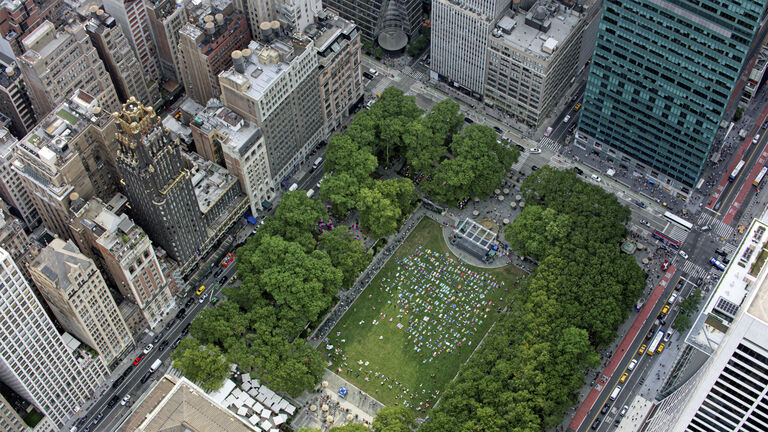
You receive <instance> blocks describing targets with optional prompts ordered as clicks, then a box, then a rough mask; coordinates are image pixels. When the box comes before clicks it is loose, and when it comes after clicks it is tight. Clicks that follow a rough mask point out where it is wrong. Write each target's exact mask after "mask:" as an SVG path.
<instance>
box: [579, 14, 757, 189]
mask: <svg viewBox="0 0 768 432" xmlns="http://www.w3.org/2000/svg"><path fill="white" fill-rule="evenodd" d="M603 5H604V7H603V15H602V18H601V22H600V29H599V31H598V36H597V44H596V46H595V52H594V56H593V58H592V65H591V68H590V71H589V78H588V80H587V88H586V92H585V94H584V106H583V108H582V114H581V119H580V121H579V132H578V134H577V139H576V142H577V144H578V145H580V146H584V147H588V148H590V149H595V150H597V151H602V152H605V153H606V154H607V155H608V156H609V157H612V158H616V159H619V160H621V161H622V163H625V164H631V165H632V167H631V168H632V169H633V170H635V171H637V172H642V173H645V174H646V175H648V176H650V177H651V178H654V179H656V180H657V181H659V182H661V183H663V184H666V185H668V186H669V187H672V188H674V189H676V190H679V191H681V192H683V193H687V192H689V191H690V189H691V188H692V186H693V185H694V184H695V182H696V180H697V179H698V178H699V176H700V174H701V170H702V168H703V165H704V162H705V160H706V157H707V153H708V152H709V150H710V147H711V146H712V144H713V142H714V138H715V133H716V132H717V129H718V125H719V124H720V121H721V120H722V119H723V115H724V113H725V110H726V107H727V105H728V103H729V99H730V98H731V94H732V92H733V91H734V87H735V86H736V83H737V81H738V78H739V75H740V73H741V72H742V69H743V68H744V65H745V63H747V62H748V61H749V60H750V59H751V52H756V49H757V48H759V46H758V45H759V42H758V41H761V40H762V39H763V37H762V34H763V33H764V32H765V26H762V28H761V26H760V20H761V17H762V16H763V10H764V8H765V1H764V0H734V1H729V2H713V1H701V2H687V1H686V2H683V1H656V0H605V1H604V2H603ZM758 33H760V35H758ZM728 120H730V119H728Z"/></svg>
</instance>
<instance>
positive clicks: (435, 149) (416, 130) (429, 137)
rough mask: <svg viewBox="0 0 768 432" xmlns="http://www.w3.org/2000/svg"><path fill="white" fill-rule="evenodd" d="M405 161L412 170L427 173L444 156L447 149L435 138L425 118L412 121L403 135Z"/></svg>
mask: <svg viewBox="0 0 768 432" xmlns="http://www.w3.org/2000/svg"><path fill="white" fill-rule="evenodd" d="M403 145H404V147H405V159H406V160H407V161H408V164H409V165H411V166H412V167H413V168H415V169H417V170H419V171H422V172H426V173H429V172H431V171H432V170H433V169H434V167H435V166H436V164H437V162H438V161H439V160H440V158H441V157H442V156H443V155H445V152H446V150H447V147H446V146H444V145H442V143H441V142H440V140H439V137H436V136H435V135H434V134H433V132H432V130H431V129H430V127H429V125H428V124H427V119H426V118H425V117H420V118H418V119H416V120H415V121H413V122H412V123H411V124H410V125H409V126H408V128H407V130H406V131H405V133H404V135H403Z"/></svg>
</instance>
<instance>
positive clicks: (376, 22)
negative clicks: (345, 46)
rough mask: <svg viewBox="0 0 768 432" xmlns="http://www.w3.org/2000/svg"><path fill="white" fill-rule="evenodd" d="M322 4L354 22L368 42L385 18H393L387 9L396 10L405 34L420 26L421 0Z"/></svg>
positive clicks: (334, 0) (338, 0)
mask: <svg viewBox="0 0 768 432" xmlns="http://www.w3.org/2000/svg"><path fill="white" fill-rule="evenodd" d="M322 5H323V7H326V8H330V9H333V10H334V11H335V12H338V14H339V16H340V17H342V18H344V19H346V20H349V21H352V22H353V23H355V24H356V25H357V26H358V27H360V30H361V31H362V37H363V39H365V40H367V41H369V42H374V41H376V40H377V39H378V38H379V35H380V33H381V32H382V30H383V29H384V27H385V24H387V22H386V20H387V19H392V18H393V17H392V15H391V14H390V13H388V11H397V16H396V17H395V18H396V19H397V21H399V22H400V24H401V25H402V29H403V31H404V32H405V33H406V34H407V35H409V36H415V35H417V34H418V32H419V29H420V28H421V23H422V9H421V0H327V1H324V2H323V4H322ZM433 10H434V6H433ZM433 21H434V18H433ZM433 31H434V30H433Z"/></svg>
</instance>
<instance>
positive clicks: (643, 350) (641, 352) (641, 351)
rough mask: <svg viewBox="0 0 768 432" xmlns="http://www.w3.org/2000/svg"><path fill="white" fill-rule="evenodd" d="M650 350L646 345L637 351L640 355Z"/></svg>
mask: <svg viewBox="0 0 768 432" xmlns="http://www.w3.org/2000/svg"><path fill="white" fill-rule="evenodd" d="M646 348H648V347H647V346H645V344H642V345H640V349H639V350H637V353H638V354H645V349H646Z"/></svg>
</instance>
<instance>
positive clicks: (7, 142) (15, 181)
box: [0, 129, 41, 230]
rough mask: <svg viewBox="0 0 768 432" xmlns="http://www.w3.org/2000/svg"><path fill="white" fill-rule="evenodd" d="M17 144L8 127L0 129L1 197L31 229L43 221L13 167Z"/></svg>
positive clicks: (11, 210) (13, 212)
mask: <svg viewBox="0 0 768 432" xmlns="http://www.w3.org/2000/svg"><path fill="white" fill-rule="evenodd" d="M17 145H18V140H17V139H16V138H15V137H14V136H13V135H11V133H10V132H8V129H0V198H2V199H3V201H5V203H6V204H7V205H8V206H9V210H10V212H11V213H12V214H14V215H15V216H16V217H19V218H21V219H22V220H23V221H24V224H25V225H26V227H27V228H29V229H30V230H31V229H34V228H36V227H37V226H38V225H40V222H41V221H40V216H39V215H38V214H37V209H36V208H35V206H34V204H33V203H32V198H31V197H30V196H29V193H28V192H27V189H26V188H24V184H23V182H22V178H21V176H19V174H18V173H17V172H15V171H14V170H13V169H12V166H13V164H14V161H15V160H16V155H15V148H16V146H17Z"/></svg>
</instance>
